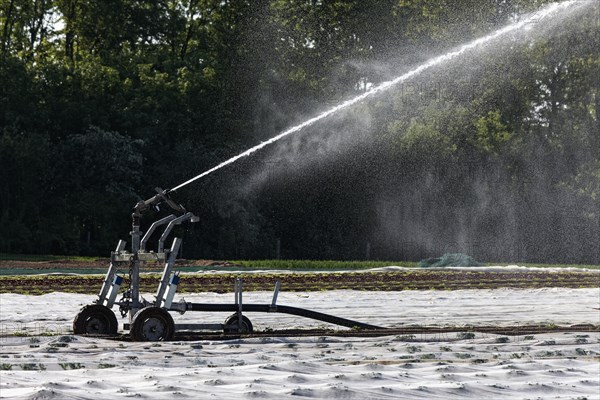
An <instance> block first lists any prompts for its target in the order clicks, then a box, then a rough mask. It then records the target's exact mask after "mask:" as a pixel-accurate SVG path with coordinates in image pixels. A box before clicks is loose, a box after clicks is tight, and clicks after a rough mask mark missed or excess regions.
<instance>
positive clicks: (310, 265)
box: [234, 260, 417, 271]
mask: <svg viewBox="0 0 600 400" xmlns="http://www.w3.org/2000/svg"><path fill="white" fill-rule="evenodd" d="M234 263H235V264H237V265H240V266H243V267H245V268H248V269H282V270H295V271H313V270H340V271H343V270H360V269H370V268H383V267H388V266H391V265H393V266H398V267H413V268H414V267H416V264H417V263H414V262H409V261H331V260H329V261H316V260H245V261H234Z"/></svg>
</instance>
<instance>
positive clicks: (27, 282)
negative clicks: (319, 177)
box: [0, 263, 600, 399]
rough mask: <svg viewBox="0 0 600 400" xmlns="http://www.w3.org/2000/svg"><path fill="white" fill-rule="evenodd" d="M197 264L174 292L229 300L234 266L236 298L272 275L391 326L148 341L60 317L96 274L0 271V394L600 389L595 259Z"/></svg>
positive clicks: (379, 395) (337, 307)
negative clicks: (79, 331)
mask: <svg viewBox="0 0 600 400" xmlns="http://www.w3.org/2000/svg"><path fill="white" fill-rule="evenodd" d="M197 267H198V268H199V269H198V270H196V271H190V272H188V273H185V274H184V276H183V279H182V284H181V285H180V288H181V289H182V290H181V292H180V295H179V296H178V297H176V301H177V300H178V299H179V298H181V297H185V299H186V300H187V301H191V302H203V303H231V302H233V297H234V296H233V293H231V291H232V288H233V279H235V277H237V276H242V277H243V278H244V288H245V290H247V291H248V292H247V293H245V295H244V302H246V303H260V304H266V303H269V302H270V301H271V295H272V294H271V293H270V292H269V291H270V290H272V287H273V284H274V281H275V280H280V281H281V282H282V292H281V293H280V295H279V300H278V304H282V305H292V306H296V307H303V308H307V309H310V310H315V311H321V312H326V313H329V314H333V315H336V316H340V317H345V318H350V319H354V320H358V321H361V322H366V323H369V324H374V325H378V326H383V327H387V328H390V330H389V331H385V332H375V333H373V332H371V333H369V332H359V331H355V330H353V329H346V328H339V327H336V326H333V325H330V324H327V323H323V322H319V321H314V320H310V319H306V318H301V317H295V316H289V315H282V314H274V313H248V314H247V316H248V317H249V318H251V320H252V323H253V324H254V327H255V330H256V331H257V334H256V335H246V336H239V335H238V336H223V335H222V334H215V333H212V332H203V333H200V334H199V335H193V336H192V335H190V334H185V333H184V334H181V335H179V336H178V337H176V340H175V341H172V342H161V343H135V342H131V341H128V340H126V336H123V337H118V338H116V339H104V338H97V337H81V336H74V335H73V334H72V331H71V322H72V319H73V317H74V316H75V314H77V312H78V310H79V308H80V307H82V306H84V305H86V304H90V303H92V301H93V300H94V298H95V296H94V293H95V292H96V291H97V290H98V288H99V285H100V283H101V281H102V276H101V275H95V274H91V275H88V274H84V275H81V274H77V275H47V274H46V275H40V274H39V272H41V271H37V272H38V274H27V275H20V276H15V275H2V276H0V292H1V293H0V310H1V316H0V341H1V348H0V397H2V398H7V399H98V398H125V397H134V398H148V399H168V398H173V397H177V398H209V397H214V398H227V399H230V398H261V399H263V398H264V399H270V398H272V399H281V398H297V397H311V398H323V399H324V398H327V399H329V398H345V399H365V398H369V399H387V398H407V399H452V398H472V399H480V398H490V399H501V398H524V399H538V398H541V399H554V398H561V399H598V398H599V396H600V394H599V392H598V388H599V387H600V380H599V378H598V376H599V373H600V314H599V309H600V271H598V270H594V269H575V268H543V269H542V268H530V267H480V268H468V269H448V270H445V269H444V270H419V269H414V268H410V266H402V267H390V266H388V267H382V266H379V265H369V267H368V268H365V269H360V270H352V271H345V270H344V268H339V265H338V268H336V269H333V270H331V269H327V268H321V269H320V270H319V269H318V268H312V270H310V271H306V270H305V271H303V272H298V271H293V270H286V268H279V269H278V268H263V269H261V268H260V267H257V266H254V268H252V267H248V266H246V267H244V266H240V264H239V263H236V264H235V265H225V266H223V265H221V266H219V265H212V266H211V265H205V266H197ZM43 271H44V272H50V271H51V270H49V269H44V270H43ZM61 273H62V274H64V272H61ZM157 279H158V275H157V273H156V271H150V272H149V273H148V274H147V275H144V278H143V289H144V292H145V294H144V297H146V298H148V299H151V298H152V292H153V291H154V287H155V286H156V283H157ZM67 292H74V293H67ZM75 292H76V293H75ZM226 316H227V315H226V314H223V313H194V312H187V313H185V314H184V315H179V314H177V313H173V317H174V319H175V321H176V322H177V323H201V322H202V323H221V322H222V321H223V320H224V318H225V317H226ZM121 321H124V320H121Z"/></svg>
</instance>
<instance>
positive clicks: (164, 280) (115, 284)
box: [95, 188, 381, 330]
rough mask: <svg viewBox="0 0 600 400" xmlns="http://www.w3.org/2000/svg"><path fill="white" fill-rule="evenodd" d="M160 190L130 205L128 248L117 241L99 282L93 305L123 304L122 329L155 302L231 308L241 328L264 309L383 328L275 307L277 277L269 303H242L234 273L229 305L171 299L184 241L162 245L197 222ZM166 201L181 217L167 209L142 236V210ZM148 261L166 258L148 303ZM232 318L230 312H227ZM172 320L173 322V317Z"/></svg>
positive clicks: (176, 307)
mask: <svg viewBox="0 0 600 400" xmlns="http://www.w3.org/2000/svg"><path fill="white" fill-rule="evenodd" d="M156 190H157V192H158V194H156V195H155V196H154V197H152V198H150V199H148V200H145V201H140V202H138V203H137V204H136V206H135V207H134V212H133V214H132V220H133V221H132V231H131V232H130V235H131V252H127V251H126V250H125V246H126V242H125V241H123V240H120V241H119V243H118V244H117V247H116V249H115V251H113V252H112V253H111V262H110V265H109V268H108V271H107V273H106V276H105V278H104V282H103V283H102V287H101V289H100V292H99V294H98V299H97V300H96V302H95V303H96V304H98V305H103V306H106V307H107V308H109V309H110V308H112V307H113V306H114V305H118V306H119V307H120V309H121V313H122V314H123V316H125V315H126V314H129V323H125V324H124V325H123V327H124V329H125V330H128V329H129V328H130V326H131V323H132V322H133V319H134V316H135V315H136V313H137V312H138V311H139V310H141V309H142V308H145V307H148V306H153V307H157V308H162V309H164V310H166V311H177V312H179V313H181V314H184V313H185V312H187V311H205V312H208V311H210V312H233V313H235V314H234V315H237V322H238V325H237V326H238V329H241V327H242V325H243V314H244V313H246V312H267V313H274V312H278V313H284V314H292V315H297V316H302V317H306V318H310V319H315V320H319V321H323V322H328V323H332V324H336V325H341V326H346V327H349V328H360V329H381V328H380V327H378V326H374V325H370V324H365V323H362V322H358V321H353V320H349V319H346V318H340V317H336V316H333V315H329V314H325V313H321V312H316V311H311V310H307V309H303V308H297V307H290V306H279V305H277V296H278V294H279V290H280V289H281V283H280V281H276V282H275V289H274V291H273V298H272V300H271V303H270V304H244V303H243V289H244V288H243V280H242V278H240V277H238V278H236V280H235V285H234V296H235V299H234V303H233V304H231V303H227V304H206V303H189V302H186V301H184V300H181V301H179V302H177V303H173V298H174V296H175V292H176V290H177V286H178V284H179V281H180V275H179V272H178V271H177V272H173V269H174V267H175V261H176V258H177V254H178V253H179V250H180V248H181V243H182V240H181V239H180V238H177V237H176V238H174V239H173V242H172V244H171V247H170V249H168V250H165V249H164V244H165V241H166V239H167V238H168V236H169V235H170V233H171V232H172V230H173V228H174V227H175V226H176V225H179V224H181V223H183V222H186V221H190V222H197V221H198V220H199V219H198V217H196V216H195V215H194V214H193V213H191V212H186V210H185V209H184V208H183V207H182V206H181V205H178V204H176V203H175V202H173V200H171V199H170V197H169V196H168V192H167V191H163V190H162V189H160V188H157V189H156ZM163 203H166V204H167V205H168V206H169V207H171V208H172V209H173V210H175V211H177V212H180V213H182V214H181V215H179V216H176V215H174V214H171V215H169V216H167V217H164V218H161V219H159V220H157V221H155V222H153V223H152V224H151V225H150V227H149V228H148V231H147V232H146V233H145V235H144V236H143V238H142V237H141V236H142V232H141V230H140V221H141V217H142V214H144V213H145V212H146V211H148V210H150V209H157V208H158V207H159V205H161V204H163ZM165 224H166V225H167V226H166V228H165V229H164V231H163V232H162V234H161V235H160V238H159V240H158V245H157V252H153V251H147V250H146V246H147V244H148V241H149V239H150V237H151V236H152V234H154V232H155V231H156V229H157V228H158V227H159V226H162V225H165ZM147 261H158V262H164V268H163V273H162V276H161V279H160V283H159V284H158V288H157V290H156V295H155V299H154V301H152V302H150V301H147V300H145V299H143V298H141V297H140V266H141V264H142V263H145V262H147ZM123 266H126V267H128V270H129V276H130V282H129V284H130V288H129V290H127V291H126V292H125V293H124V295H123V298H122V299H121V300H120V301H115V299H116V296H117V294H118V292H119V290H120V287H121V285H122V283H123V277H122V276H119V275H118V274H117V270H118V269H119V267H123ZM230 318H231V317H230ZM171 323H172V321H171ZM224 326H225V325H224V324H175V325H174V328H175V329H176V330H177V329H179V330H181V329H187V330H198V329H212V330H214V329H223V328H224Z"/></svg>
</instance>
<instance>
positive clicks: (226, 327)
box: [223, 313, 254, 333]
mask: <svg viewBox="0 0 600 400" xmlns="http://www.w3.org/2000/svg"><path fill="white" fill-rule="evenodd" d="M238 325H239V318H238V315H237V313H235V314H233V315H230V316H229V317H227V319H225V322H224V323H223V332H225V333H252V332H253V330H254V328H253V327H252V322H250V320H249V319H248V318H247V317H246V316H245V315H242V328H241V329H240V327H239V326H238Z"/></svg>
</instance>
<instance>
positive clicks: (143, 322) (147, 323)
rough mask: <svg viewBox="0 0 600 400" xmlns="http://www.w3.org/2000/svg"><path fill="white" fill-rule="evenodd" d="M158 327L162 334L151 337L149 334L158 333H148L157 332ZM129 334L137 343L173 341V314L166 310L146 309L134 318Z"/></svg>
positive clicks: (159, 332) (158, 308) (157, 308)
mask: <svg viewBox="0 0 600 400" xmlns="http://www.w3.org/2000/svg"><path fill="white" fill-rule="evenodd" d="M157 327H158V328H159V329H161V330H162V332H161V331H158V333H157V334H156V335H149V333H156V332H148V331H149V330H150V331H152V330H155V329H157ZM129 334H130V335H131V338H132V339H133V340H134V341H136V342H160V341H165V342H166V341H169V340H171V339H173V335H174V334H175V322H174V321H173V317H171V314H169V312H168V311H167V310H165V309H164V308H160V307H145V308H142V309H141V310H139V311H138V312H137V313H136V314H135V315H134V316H133V320H132V321H131V328H130V330H129Z"/></svg>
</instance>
